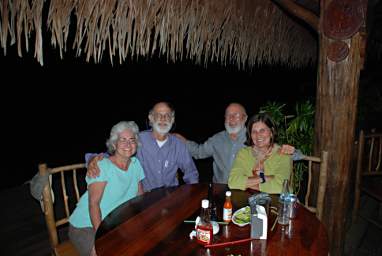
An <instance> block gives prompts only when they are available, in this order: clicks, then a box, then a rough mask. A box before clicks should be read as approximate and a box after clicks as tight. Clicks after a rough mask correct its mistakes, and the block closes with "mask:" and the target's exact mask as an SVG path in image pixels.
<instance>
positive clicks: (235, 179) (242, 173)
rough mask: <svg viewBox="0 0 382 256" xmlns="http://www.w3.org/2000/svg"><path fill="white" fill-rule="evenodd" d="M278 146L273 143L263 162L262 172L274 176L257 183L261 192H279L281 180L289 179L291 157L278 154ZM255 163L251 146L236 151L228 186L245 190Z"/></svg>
mask: <svg viewBox="0 0 382 256" xmlns="http://www.w3.org/2000/svg"><path fill="white" fill-rule="evenodd" d="M279 148H280V146H278V145H276V144H275V145H274V147H273V149H272V154H271V155H270V156H269V157H268V158H267V159H266V160H265V162H264V174H265V175H268V176H270V175H274V178H273V179H272V180H268V181H266V182H265V183H261V184H260V185H259V187H260V191H262V192H266V193H269V194H279V193H281V190H282V185H283V180H284V179H290V174H291V170H292V159H291V157H290V156H289V155H282V154H279V153H278V152H277V151H278V149H279ZM255 163H256V158H255V157H254V156H253V154H252V148H251V147H244V148H242V149H241V150H240V151H239V152H238V153H237V155H236V158H235V161H234V163H233V166H232V169H231V172H230V174H229V178H228V186H229V188H230V189H241V190H245V189H246V188H245V184H246V182H247V179H248V177H251V176H253V174H252V170H253V167H254V165H255Z"/></svg>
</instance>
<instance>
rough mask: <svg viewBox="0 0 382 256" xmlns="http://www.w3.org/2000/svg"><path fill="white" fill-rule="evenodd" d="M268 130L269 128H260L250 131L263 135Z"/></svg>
mask: <svg viewBox="0 0 382 256" xmlns="http://www.w3.org/2000/svg"><path fill="white" fill-rule="evenodd" d="M268 132H270V130H269V129H266V128H261V129H260V130H252V131H251V133H252V134H256V133H257V134H260V135H264V134H266V133H268Z"/></svg>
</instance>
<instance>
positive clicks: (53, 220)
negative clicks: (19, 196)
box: [39, 163, 86, 255]
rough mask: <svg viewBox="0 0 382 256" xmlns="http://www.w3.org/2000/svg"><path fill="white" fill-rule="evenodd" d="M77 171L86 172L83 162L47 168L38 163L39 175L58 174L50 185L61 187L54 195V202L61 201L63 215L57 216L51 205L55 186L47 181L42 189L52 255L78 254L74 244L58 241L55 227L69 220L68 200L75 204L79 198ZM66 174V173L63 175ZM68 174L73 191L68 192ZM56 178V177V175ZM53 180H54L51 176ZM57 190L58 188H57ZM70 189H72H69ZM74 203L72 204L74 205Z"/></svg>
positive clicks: (55, 189)
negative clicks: (56, 179)
mask: <svg viewBox="0 0 382 256" xmlns="http://www.w3.org/2000/svg"><path fill="white" fill-rule="evenodd" d="M77 171H85V172H86V166H85V164H84V163H80V164H73V165H66V166H61V167H56V168H48V166H47V165H46V164H40V165H39V172H40V174H41V175H47V174H48V175H52V177H54V176H60V177H59V182H58V184H56V183H57V182H54V181H53V183H52V186H55V185H57V186H59V187H61V190H60V193H57V194H59V195H61V197H60V196H59V195H55V203H63V206H64V207H63V208H64V213H63V217H60V218H59V217H58V214H57V213H56V212H55V207H54V205H53V200H52V195H51V190H53V191H57V188H52V186H51V185H50V184H49V182H48V183H47V184H46V185H45V187H44V189H43V196H42V198H43V203H44V215H45V221H46V225H47V228H48V233H49V239H50V243H51V246H52V250H53V253H54V255H63V254H65V255H78V253H77V252H76V250H75V249H74V246H73V245H71V243H70V242H69V241H66V242H65V243H60V241H59V238H58V232H57V228H60V227H61V226H63V225H65V224H67V223H68V221H69V216H70V214H71V212H70V211H71V207H70V204H69V203H70V202H72V201H74V202H75V204H77V203H78V201H79V199H80V190H79V186H78V184H79V183H78V179H77ZM65 174H67V175H65ZM68 175H69V176H71V177H70V180H71V182H70V183H71V184H72V186H73V191H74V193H68V184H69V182H68V179H67V178H68ZM57 178H58V177H57ZM53 180H55V179H54V178H53ZM58 190H59V188H58ZM71 191H72V190H71ZM69 196H73V197H74V198H69ZM75 204H74V205H75Z"/></svg>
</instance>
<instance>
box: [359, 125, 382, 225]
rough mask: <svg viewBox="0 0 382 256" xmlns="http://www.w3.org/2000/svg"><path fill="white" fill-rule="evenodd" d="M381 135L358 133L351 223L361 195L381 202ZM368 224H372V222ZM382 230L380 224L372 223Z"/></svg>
mask: <svg viewBox="0 0 382 256" xmlns="http://www.w3.org/2000/svg"><path fill="white" fill-rule="evenodd" d="M381 162H382V133H373V132H372V133H368V134H366V133H365V132H364V131H363V130H361V132H360V133H359V139H358V154H357V169H356V178H355V194H354V207H353V221H354V220H355V219H356V218H357V215H358V210H359V206H360V197H361V193H365V194H367V195H368V196H371V197H373V198H374V199H376V200H377V201H379V202H382V180H381V176H382V168H381ZM370 222H372V223H374V221H373V220H370ZM374 224H377V226H379V227H381V228H382V225H381V224H380V223H374Z"/></svg>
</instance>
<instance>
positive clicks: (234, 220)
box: [232, 206, 251, 227]
mask: <svg viewBox="0 0 382 256" xmlns="http://www.w3.org/2000/svg"><path fill="white" fill-rule="evenodd" d="M247 207H248V208H249V206H246V207H243V208H240V209H239V210H237V211H235V212H234V214H233V215H232V222H233V223H234V224H236V225H238V226H239V227H244V226H246V225H248V224H249V223H250V222H251V221H250V220H249V221H248V222H244V223H241V222H240V223H239V222H237V221H236V215H237V214H238V213H241V212H244V211H245V208H247Z"/></svg>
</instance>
